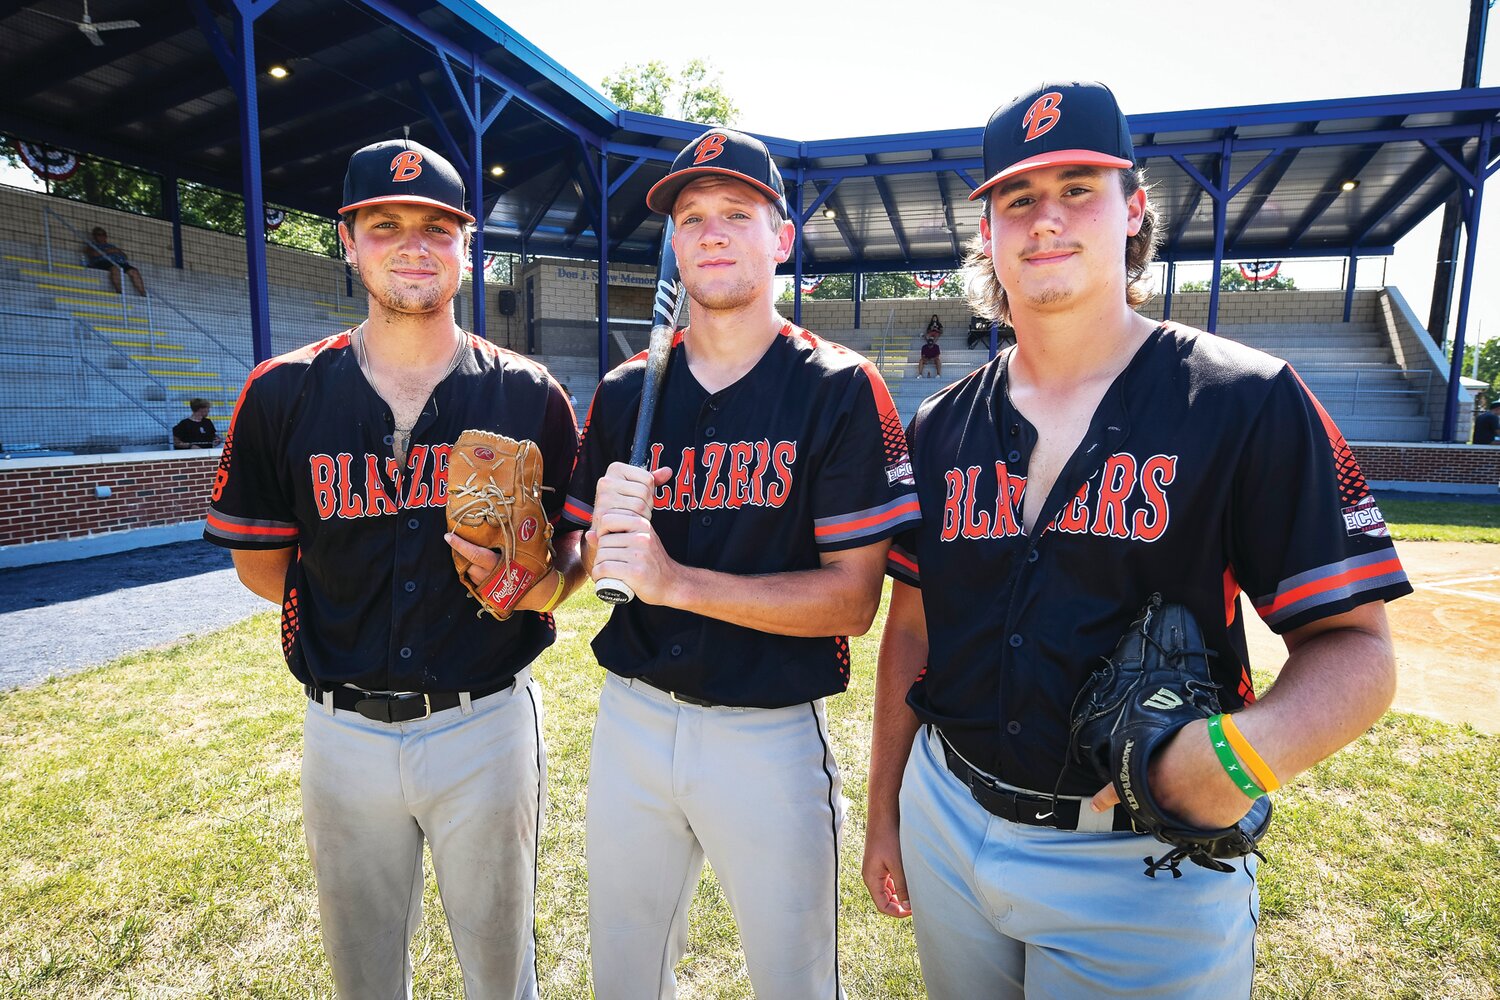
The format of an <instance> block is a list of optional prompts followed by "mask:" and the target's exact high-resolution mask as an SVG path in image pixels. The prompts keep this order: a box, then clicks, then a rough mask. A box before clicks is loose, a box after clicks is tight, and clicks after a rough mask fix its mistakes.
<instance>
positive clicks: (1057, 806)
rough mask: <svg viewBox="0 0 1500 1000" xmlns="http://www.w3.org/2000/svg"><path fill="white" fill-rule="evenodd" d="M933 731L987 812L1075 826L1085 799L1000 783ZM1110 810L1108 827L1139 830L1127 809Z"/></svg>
mask: <svg viewBox="0 0 1500 1000" xmlns="http://www.w3.org/2000/svg"><path fill="white" fill-rule="evenodd" d="M934 731H935V732H937V734H938V742H940V743H942V744H943V759H944V760H946V761H947V762H948V770H950V771H952V772H953V776H954V777H955V778H957V779H958V780H959V781H962V782H963V783H964V784H965V785H967V786H968V789H969V794H970V795H972V796H974V801H975V802H978V803H979V804H980V805H982V806H984V808H985V810H986V811H988V812H989V813H990V814H991V815H994V816H999V817H1000V818H1001V819H1008V820H1010V821H1011V822H1012V823H1024V824H1026V825H1027V826H1050V827H1052V828H1054V829H1057V830H1077V829H1078V814H1079V812H1080V811H1081V810H1082V809H1083V808H1085V805H1086V800H1085V801H1079V800H1078V799H1064V798H1053V797H1052V796H1050V795H1039V794H1034V793H1030V792H1020V791H1012V790H1010V789H1008V788H1004V787H1001V785H1000V784H999V783H998V782H997V781H996V779H995V778H993V777H991V776H990V775H988V774H985V773H984V772H983V771H981V770H979V769H978V768H973V767H970V766H969V762H968V761H966V760H964V759H963V758H962V757H960V756H959V755H958V751H957V750H954V749H953V746H952V744H950V743H949V742H948V739H947V737H945V736H944V735H943V734H942V731H941V730H936V729H935V730H934ZM1113 811H1114V816H1113V817H1112V818H1111V822H1110V829H1111V830H1114V831H1115V832H1116V833H1126V832H1140V831H1137V830H1136V829H1135V826H1134V824H1132V823H1131V821H1130V813H1128V812H1126V811H1125V810H1124V809H1121V808H1120V807H1119V806H1116V807H1115V808H1114V810H1113Z"/></svg>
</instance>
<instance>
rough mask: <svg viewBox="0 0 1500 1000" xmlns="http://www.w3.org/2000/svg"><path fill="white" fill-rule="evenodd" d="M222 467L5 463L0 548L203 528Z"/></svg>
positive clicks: (213, 462) (146, 460) (90, 461)
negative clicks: (170, 527)
mask: <svg viewBox="0 0 1500 1000" xmlns="http://www.w3.org/2000/svg"><path fill="white" fill-rule="evenodd" d="M111 235H113V234H111ZM218 467H219V453H218V451H192V452H182V451H166V452H135V453H131V454H120V455H91V456H75V457H68V458H28V459H14V460H10V461H3V462H0V546H8V545H18V544H21V543H25V542H45V541H55V540H59V539H67V538H81V537H84V536H88V535H97V534H104V533H107V532H112V531H125V530H129V529H132V528H147V527H153V526H157V525H166V524H178V523H181V522H183V521H196V520H201V519H202V518H203V516H204V515H205V513H206V512H207V508H208V498H209V492H210V490H211V489H212V487H213V481H214V473H215V471H216V470H217V469H218ZM100 486H106V487H109V489H110V492H111V495H110V496H109V497H107V498H102V499H101V498H100V497H98V496H97V495H96V493H95V491H96V488H97V487H100Z"/></svg>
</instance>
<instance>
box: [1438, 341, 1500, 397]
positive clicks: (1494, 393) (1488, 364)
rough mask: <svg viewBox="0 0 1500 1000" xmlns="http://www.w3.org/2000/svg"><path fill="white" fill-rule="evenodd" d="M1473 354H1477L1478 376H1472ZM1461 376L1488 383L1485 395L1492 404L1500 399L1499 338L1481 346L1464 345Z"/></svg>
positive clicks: (1485, 342)
mask: <svg viewBox="0 0 1500 1000" xmlns="http://www.w3.org/2000/svg"><path fill="white" fill-rule="evenodd" d="M1475 352H1478V354H1479V374H1478V375H1475V374H1474V354H1475ZM1450 356H1451V351H1450ZM1463 375H1464V376H1465V377H1467V378H1478V379H1479V380H1480V381H1481V382H1486V383H1488V384H1489V387H1490V388H1489V392H1488V393H1486V395H1487V396H1488V397H1489V398H1490V400H1491V401H1492V402H1493V401H1494V400H1497V399H1500V337H1491V338H1490V339H1489V340H1486V341H1484V342H1483V343H1481V344H1466V345H1464V370H1463Z"/></svg>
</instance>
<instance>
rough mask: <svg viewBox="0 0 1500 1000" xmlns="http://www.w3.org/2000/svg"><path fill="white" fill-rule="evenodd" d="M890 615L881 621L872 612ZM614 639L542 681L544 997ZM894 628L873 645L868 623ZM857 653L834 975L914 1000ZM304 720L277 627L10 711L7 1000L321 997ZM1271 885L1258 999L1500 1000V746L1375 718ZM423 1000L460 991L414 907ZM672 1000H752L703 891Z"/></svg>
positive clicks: (211, 642)
mask: <svg viewBox="0 0 1500 1000" xmlns="http://www.w3.org/2000/svg"><path fill="white" fill-rule="evenodd" d="M882 615H883V612H882ZM603 617H604V609H603V607H602V606H601V605H599V604H598V603H597V602H595V601H594V600H593V599H592V598H590V597H587V596H581V597H577V598H575V599H574V600H573V601H571V602H570V603H569V604H568V605H567V606H566V607H565V608H564V609H563V611H562V615H561V621H562V623H563V624H564V626H565V630H564V632H563V633H562V635H561V638H560V641H559V642H558V644H557V645H556V646H554V647H553V649H552V650H550V651H549V652H548V654H547V655H546V656H545V657H544V658H543V660H542V661H540V662H539V664H538V665H537V669H536V675H537V677H538V678H539V680H540V682H541V685H542V688H543V691H544V694H545V699H546V705H547V716H546V736H547V744H548V748H549V756H550V772H551V773H550V785H549V797H550V811H549V815H548V819H547V826H546V832H545V836H544V838H543V842H542V857H541V885H540V889H539V895H538V905H539V914H538V937H539V942H540V969H541V977H542V991H543V995H544V996H546V997H549V998H583V997H587V996H589V974H588V957H587V955H588V953H587V927H586V912H587V908H586V899H585V878H584V869H583V808H584V786H585V781H586V777H587V773H588V751H589V735H590V728H591V725H592V720H593V709H594V704H595V699H596V697H597V692H598V689H599V684H600V680H601V672H600V670H599V668H598V667H597V666H595V665H594V663H593V660H592V657H591V655H590V653H589V650H588V639H589V638H590V637H591V636H592V635H593V634H594V632H595V631H596V629H597V628H598V626H599V624H600V623H601V622H602V620H603ZM882 620H883V619H882ZM879 624H880V623H879V622H878V621H877V625H876V630H875V631H874V632H872V634H871V635H870V636H866V637H864V638H862V639H859V640H857V641H856V642H855V647H854V654H855V656H854V664H855V673H854V678H853V683H852V686H851V690H850V692H849V693H848V694H846V695H843V696H841V697H839V698H835V699H832V700H831V701H830V703H829V725H830V729H831V731H832V735H833V739H834V743H835V751H836V753H837V755H838V758H839V761H840V763H841V765H842V767H843V770H844V777H845V783H846V792H847V794H848V795H849V797H850V799H851V800H852V801H853V803H854V808H853V810H852V811H851V814H850V821H849V824H848V826H847V828H846V837H845V848H844V858H843V862H844V863H843V910H842V913H841V940H842V960H843V961H842V965H843V972H844V980H845V985H846V989H847V990H848V993H849V996H850V997H851V998H882V1000H883V998H907V997H913V998H914V997H920V996H922V989H921V984H920V979H919V977H918V973H917V965H916V955H915V948H914V945H913V943H912V937H911V930H910V925H909V924H908V923H904V922H903V923H898V922H895V921H891V920H887V919H885V918H883V917H880V916H878V915H877V914H875V913H874V911H873V910H872V909H871V907H870V905H869V903H868V901H867V899H866V897H865V893H864V888H863V885H862V883H861V882H860V879H859V853H860V850H861V847H862V844H863V836H864V828H863V817H864V809H863V797H864V787H865V784H864V782H865V772H866V767H867V761H868V746H869V735H870V702H871V695H872V686H873V680H872V678H873V669H874V657H875V647H876V637H877V636H878V630H879ZM302 707H303V700H302V697H301V695H300V693H299V691H298V690H297V688H296V685H295V684H294V683H293V682H292V681H291V679H290V677H289V676H288V675H287V673H286V669H285V667H284V666H283V665H282V663H281V660H280V655H279V649H278V645H277V637H276V629H275V622H274V620H273V618H272V616H271V615H269V614H265V615H260V616H257V617H256V618H253V619H251V620H250V621H248V622H245V623H243V624H241V625H238V626H235V627H233V628H230V629H228V630H226V631H224V632H220V633H217V634H215V635H212V636H208V637H205V638H201V639H197V640H194V641H191V642H188V643H185V644H183V645H180V646H177V647H175V648H172V649H169V650H166V651H153V652H148V653H142V654H137V655H133V656H128V657H125V658H123V659H121V660H119V661H117V662H115V663H113V664H111V665H109V666H107V667H103V668H100V669H98V670H94V671H91V672H89V673H86V674H82V675H77V676H74V677H71V678H67V679H64V680H58V681H51V682H48V683H46V684H43V685H41V686H39V687H36V688H32V689H28V690H23V691H15V692H11V693H8V694H4V695H0V829H3V830H4V836H3V838H0V900H3V902H0V997H4V998H20V997H26V998H33V997H35V998H41V997H47V998H52V997H67V998H72V997H86V998H96V997H97V998H105V997H109V998H114V997H183V996H191V997H267V998H280V997H285V998H292V997H296V998H299V1000H300V998H305V997H308V996H317V997H327V996H331V994H332V987H331V983H330V980H329V977H328V974H327V972H326V969H325V966H324V964H323V960H322V955H321V947H320V944H319V941H318V935H317V924H316V897H315V892H314V887H313V883H312V876H311V873H310V871H309V869H308V863H307V853H306V847H305V845H304V842H303V839H302V828H301V818H300V804H299V797H298V775H297V772H298V758H299V752H300V743H301V733H300V718H301V711H302ZM1277 799H1278V818H1277V822H1276V823H1275V824H1274V826H1273V830H1272V833H1271V835H1270V837H1269V838H1268V842H1267V844H1266V845H1265V846H1266V853H1267V857H1268V861H1267V863H1266V864H1265V866H1264V867H1263V868H1262V873H1263V874H1262V879H1261V893H1262V910H1263V919H1262V925H1261V935H1260V942H1259V971H1258V975H1257V987H1256V995H1257V996H1258V997H1278V998H1279V997H1299V998H1300V997H1317V998H1324V997H1334V998H1350V1000H1353V998H1369V997H1411V998H1418V997H1436V996H1442V997H1494V996H1496V986H1495V984H1496V983H1497V982H1500V938H1497V931H1496V927H1497V926H1500V876H1497V874H1496V873H1497V872H1500V815H1497V807H1496V805H1495V803H1496V802H1500V739H1497V738H1494V737H1489V736H1485V735H1482V734H1479V733H1477V732H1475V731H1474V730H1472V729H1466V728H1465V729H1460V728H1455V727H1452V726H1446V725H1443V724H1441V723H1436V722H1431V721H1427V720H1423V719H1419V718H1416V717H1411V716H1388V717H1387V718H1386V719H1385V720H1383V721H1382V722H1381V723H1380V724H1379V725H1378V726H1377V727H1375V729H1374V730H1373V731H1372V732H1371V733H1370V734H1369V735H1368V736H1366V737H1365V738H1364V739H1362V740H1360V741H1359V742H1358V743H1356V744H1355V745H1354V746H1353V747H1351V748H1349V749H1348V750H1345V751H1344V752H1342V753H1340V754H1339V755H1337V756H1336V757H1334V758H1333V759H1332V760H1330V761H1328V762H1325V763H1324V764H1323V765H1322V766H1320V767H1319V768H1317V769H1315V770H1314V771H1313V772H1312V773H1310V774H1309V775H1305V776H1303V777H1302V778H1301V779H1300V780H1298V781H1297V782H1296V783H1295V784H1293V785H1292V786H1291V787H1289V788H1288V789H1287V790H1285V791H1284V792H1281V793H1278V796H1277ZM426 905H427V909H426V915H425V918H424V921H423V923H422V927H421V929H420V930H419V931H418V934H417V939H416V942H415V945H414V953H415V956H416V986H415V992H416V995H417V996H419V997H456V996H459V995H460V994H461V986H460V982H459V978H458V974H457V968H456V966H455V964H454V961H453V957H452V952H451V949H450V946H449V943H448V935H447V931H446V927H445V924H444V922H443V920H442V916H441V912H442V911H441V905H440V903H439V901H438V899H437V896H436V893H435V889H434V887H432V886H431V884H430V881H429V890H428V895H427V901H426ZM692 916H693V933H692V940H691V946H690V953H689V957H688V958H687V959H686V960H685V961H684V963H683V965H682V967H681V969H680V984H681V988H680V995H681V996H682V997H683V998H684V1000H688V998H708V997H713V998H743V997H747V996H749V990H748V987H747V985H746V983H745V977H744V966H743V961H742V960H741V957H740V954H739V948H738V939H737V936H736V933H735V929H734V923H733V920H732V919H731V917H730V915H729V911H728V908H727V906H726V904H725V902H724V898H723V895H722V894H721V893H720V892H719V889H718V886H717V883H716V882H715V881H714V879H713V876H712V873H711V872H706V873H705V876H704V879H703V882H702V883H701V884H700V886H699V890H698V894H697V898H696V900H695V903H694V907H693V915H692Z"/></svg>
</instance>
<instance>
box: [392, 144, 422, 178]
mask: <svg viewBox="0 0 1500 1000" xmlns="http://www.w3.org/2000/svg"><path fill="white" fill-rule="evenodd" d="M421 176H422V154H421V153H419V152H417V151H416V150H414V149H406V150H402V151H401V152H399V153H397V154H396V157H395V159H393V160H391V180H393V181H414V180H416V179H417V178H418V177H421Z"/></svg>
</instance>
